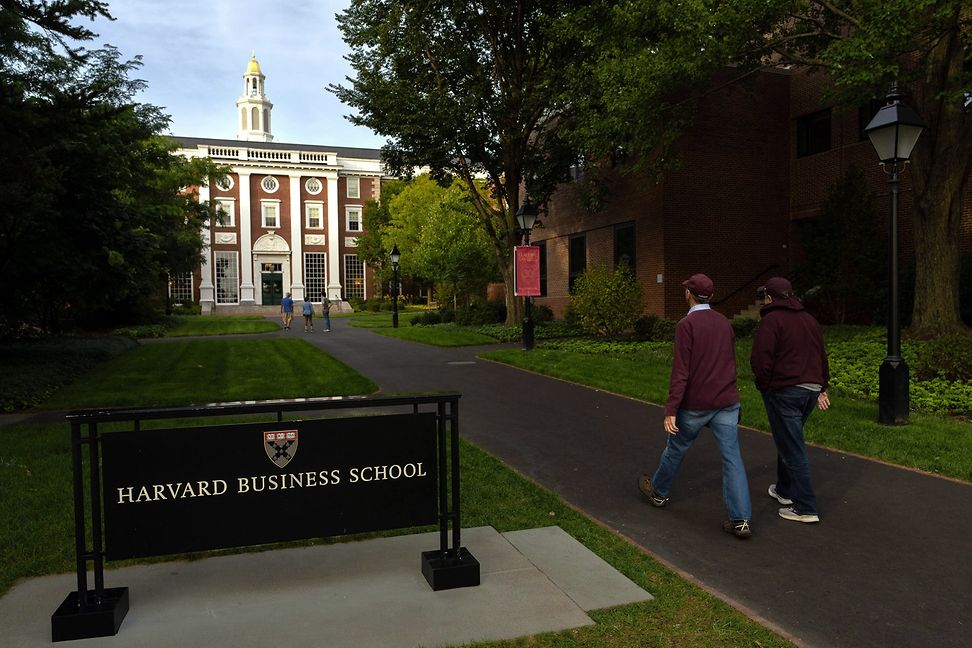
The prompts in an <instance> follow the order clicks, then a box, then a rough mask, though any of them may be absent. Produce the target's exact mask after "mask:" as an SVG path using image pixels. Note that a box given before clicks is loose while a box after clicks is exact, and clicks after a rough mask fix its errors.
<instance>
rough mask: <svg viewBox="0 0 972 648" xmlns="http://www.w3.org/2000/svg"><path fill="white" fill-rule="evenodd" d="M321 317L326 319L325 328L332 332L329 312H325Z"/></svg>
mask: <svg viewBox="0 0 972 648" xmlns="http://www.w3.org/2000/svg"><path fill="white" fill-rule="evenodd" d="M321 317H323V318H324V328H325V329H328V330H330V328H331V314H330V313H328V312H327V311H324V312H323V313H322V314H321Z"/></svg>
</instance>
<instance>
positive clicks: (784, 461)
mask: <svg viewBox="0 0 972 648" xmlns="http://www.w3.org/2000/svg"><path fill="white" fill-rule="evenodd" d="M817 395H818V392H814V391H810V390H809V389H804V388H803V387H784V388H783V389H774V390H772V391H767V392H765V393H764V394H763V403H765V405H766V414H767V416H768V417H769V424H770V429H771V430H772V431H773V441H775V442H776V492H777V493H779V494H780V495H782V496H783V497H786V498H787V499H791V500H793V510H794V511H796V512H797V513H800V514H801V515H816V514H817V498H816V497H815V496H814V494H813V485H812V484H811V483H810V460H809V458H808V457H807V447H806V445H804V443H803V424H804V423H806V422H807V418H809V417H810V413H811V412H813V408H814V407H816V406H817Z"/></svg>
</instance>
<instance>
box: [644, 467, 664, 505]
mask: <svg viewBox="0 0 972 648" xmlns="http://www.w3.org/2000/svg"><path fill="white" fill-rule="evenodd" d="M638 490H640V491H641V492H642V494H644V496H645V497H647V498H648V501H649V502H651V504H652V506H657V507H658V508H661V507H663V506H665V503H666V502H668V498H667V497H662V496H660V495H659V494H658V493H656V492H655V487H654V486H652V485H651V477H650V476H649V475H642V476H641V477H639V478H638Z"/></svg>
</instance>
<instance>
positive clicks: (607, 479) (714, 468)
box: [269, 318, 972, 648]
mask: <svg viewBox="0 0 972 648" xmlns="http://www.w3.org/2000/svg"><path fill="white" fill-rule="evenodd" d="M332 323H333V325H334V327H333V330H332V332H331V333H327V334H325V333H322V332H320V331H318V332H315V333H313V334H305V333H303V332H301V331H300V330H299V329H294V330H291V331H286V332H284V331H281V332H279V333H274V334H269V335H270V336H291V337H297V338H300V339H306V340H308V341H310V342H312V343H313V344H315V345H317V346H319V347H320V348H321V349H323V350H324V351H326V352H327V353H330V354H331V355H333V356H335V357H336V358H338V359H340V360H342V361H343V362H345V363H347V364H348V365H350V366H352V367H354V368H356V369H357V370H358V371H360V372H361V373H363V374H365V375H367V376H368V377H369V378H371V379H372V380H373V381H375V382H376V383H377V384H378V385H380V386H381V389H382V391H383V392H386V393H394V392H412V393H414V392H420V391H432V390H447V391H458V392H460V393H462V394H463V396H462V399H461V401H460V408H459V411H460V421H461V429H460V432H461V434H462V435H463V436H464V437H466V438H467V439H469V440H470V441H472V442H474V443H476V444H477V445H478V446H480V447H482V448H484V449H485V450H487V451H488V452H490V453H492V454H494V455H496V456H497V457H499V458H500V459H502V460H503V461H504V462H506V463H507V464H509V465H510V466H512V467H513V468H515V469H516V470H518V471H520V472H521V473H523V474H525V475H527V476H529V477H530V478H531V479H533V480H535V481H536V482H538V483H540V484H542V485H543V486H545V487H547V488H549V489H551V490H552V491H554V492H556V493H558V494H559V495H560V496H562V497H563V498H564V499H565V500H566V501H568V502H569V503H571V504H572V505H574V506H576V507H578V508H579V509H581V510H583V511H584V512H586V513H587V514H588V515H590V516H591V517H592V518H594V519H596V520H598V521H599V522H601V523H602V524H604V525H606V526H608V527H610V528H612V529H615V530H617V531H618V532H619V533H621V534H623V535H624V536H626V537H627V538H629V539H630V540H631V541H632V542H634V543H636V544H637V545H639V546H641V547H643V548H644V549H645V550H647V551H649V552H650V553H652V554H653V555H655V556H657V557H658V558H659V559H661V560H662V561H664V562H666V563H667V564H669V565H670V566H672V567H674V568H675V569H677V570H679V571H680V572H682V573H683V574H685V575H687V576H689V577H690V578H692V579H693V580H695V581H696V582H697V583H699V584H701V585H702V586H703V587H705V588H706V589H708V590H709V591H711V592H713V593H715V594H716V595H718V596H720V597H721V598H723V599H725V600H727V601H729V602H731V603H732V604H733V605H735V606H737V607H739V608H741V609H743V610H744V611H745V612H746V613H747V614H749V615H750V616H752V617H754V618H756V619H758V620H760V621H761V622H763V623H764V624H766V625H768V626H770V627H773V628H775V629H776V630H778V631H779V632H781V633H782V634H783V635H785V636H787V637H788V638H790V639H791V640H793V641H794V642H796V643H798V644H800V645H805V646H813V647H825V646H882V647H884V646H887V647H891V646H894V647H898V646H901V647H905V646H908V647H915V648H918V647H921V648H926V647H930V646H935V647H939V646H969V645H970V643H972V640H970V637H972V551H970V550H972V540H970V539H972V485H969V484H965V483H959V482H955V481H951V480H947V479H941V478H937V477H933V476H930V475H925V474H922V473H918V472H914V471H910V470H906V469H901V468H895V467H893V466H888V465H885V464H882V463H878V462H874V461H869V460H866V459H861V458H859V457H855V456H852V455H848V454H844V453H841V452H837V451H831V450H826V449H821V448H811V449H810V459H811V464H812V466H813V470H814V481H815V486H816V489H817V496H818V503H819V507H820V511H821V519H822V521H821V523H820V524H816V525H802V524H798V523H795V522H788V521H785V520H782V519H780V518H779V517H778V516H777V515H776V509H777V508H778V507H779V505H778V504H777V503H776V501H775V500H772V499H770V498H769V497H768V496H767V495H766V487H767V486H768V485H769V483H770V482H772V481H774V480H775V466H776V454H775V449H774V446H773V441H772V439H771V438H770V436H769V435H767V434H764V433H761V432H757V431H754V430H747V429H742V430H741V431H740V443H741V446H742V451H743V458H744V459H745V461H746V466H747V469H748V474H749V480H750V488H751V491H752V497H753V508H754V521H753V528H754V536H753V538H752V539H751V540H748V541H740V540H738V539H736V538H734V537H731V536H729V535H727V534H725V533H723V532H722V531H721V526H720V525H721V521H722V519H723V516H724V512H723V509H722V498H721V469H720V464H719V458H718V452H717V449H716V447H715V444H714V443H712V440H711V437H710V436H709V435H705V434H703V435H701V436H700V438H699V440H698V441H697V442H696V445H695V447H694V449H693V451H692V452H691V453H689V455H688V457H687V458H686V460H685V462H684V463H683V465H682V467H681V470H680V473H679V476H678V479H677V480H676V484H675V490H673V493H672V499H671V501H670V502H669V505H668V506H667V507H666V508H664V509H655V508H653V507H651V506H649V505H648V504H647V503H646V502H645V501H644V500H643V498H642V496H641V494H640V493H639V492H638V490H637V486H636V479H637V477H638V476H639V475H640V474H641V473H643V472H647V471H650V470H653V469H654V467H655V466H656V465H657V461H658V458H659V456H660V454H661V451H662V448H663V446H664V443H665V433H664V432H663V431H662V409H661V408H660V407H657V406H654V405H649V404H646V403H642V402H638V401H634V400H631V399H628V398H624V397H620V396H615V395H612V394H607V393H604V392H601V391H598V390H593V389H589V388H585V387H580V386H576V385H572V384H569V383H566V382H563V381H559V380H555V379H550V378H546V377H543V376H539V375H535V374H532V373H529V372H524V371H520V370H518V369H515V368H512V367H508V366H505V365H500V364H496V363H492V362H487V361H484V360H479V359H477V358H476V354H477V353H478V352H480V351H481V350H483V349H484V348H485V347H478V348H468V347H467V348H462V349H441V348H435V347H429V346H425V345H419V344H413V343H408V342H403V341H399V340H395V339H392V338H388V337H385V336H381V335H376V334H374V333H372V332H371V331H368V330H366V329H355V328H351V327H349V326H348V325H347V320H345V319H340V318H333V319H332ZM491 348H495V347H491ZM308 395H309V396H310V395H312V394H308ZM836 406H837V407H839V401H838V403H837V404H836ZM820 415H821V414H819V413H818V414H816V415H815V416H820ZM470 550H471V551H473V552H474V553H475V552H476V549H475V547H473V546H471V545H470Z"/></svg>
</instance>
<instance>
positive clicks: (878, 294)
mask: <svg viewBox="0 0 972 648" xmlns="http://www.w3.org/2000/svg"><path fill="white" fill-rule="evenodd" d="M864 187H865V182H864V174H863V173H862V172H861V171H860V170H859V169H853V168H851V169H849V170H848V171H847V173H845V174H844V176H843V177H842V178H840V180H838V181H837V183H835V184H834V186H832V187H831V188H830V191H829V192H828V195H827V199H826V200H825V201H824V203H823V205H821V207H820V214H819V215H818V216H817V217H816V218H813V219H807V220H804V221H800V223H799V235H800V243H801V246H802V248H803V252H804V254H805V258H804V260H803V262H802V263H800V265H799V266H798V267H797V268H796V275H797V281H798V284H799V285H800V287H801V288H803V289H804V290H808V291H809V295H808V296H807V298H806V301H807V303H808V305H810V306H813V307H815V310H818V311H819V312H820V314H821V316H822V317H823V318H824V319H825V320H826V321H828V322H832V323H835V324H870V323H872V322H873V320H874V316H875V314H877V313H878V311H879V310H881V307H882V306H883V305H884V304H886V303H887V272H886V265H885V258H886V246H885V244H884V243H883V241H882V239H881V235H880V232H879V230H878V227H877V223H878V222H879V221H880V219H881V216H880V214H879V213H878V212H877V211H876V210H875V208H874V205H873V203H872V201H871V197H870V196H869V195H868V194H867V193H866V192H865V191H864Z"/></svg>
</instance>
